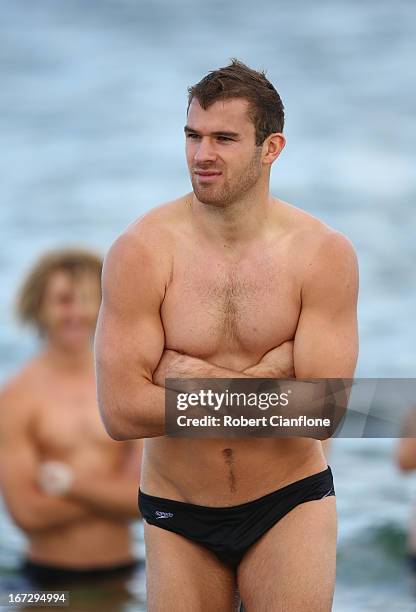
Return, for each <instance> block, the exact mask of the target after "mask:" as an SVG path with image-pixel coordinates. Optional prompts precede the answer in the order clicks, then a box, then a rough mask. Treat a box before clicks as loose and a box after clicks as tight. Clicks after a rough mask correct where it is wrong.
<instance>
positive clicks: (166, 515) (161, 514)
mask: <svg viewBox="0 0 416 612" xmlns="http://www.w3.org/2000/svg"><path fill="white" fill-rule="evenodd" d="M155 514H156V518H157V519H161V518H171V517H172V516H173V514H172V512H161V511H160V510H156V512H155Z"/></svg>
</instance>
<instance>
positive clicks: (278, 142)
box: [263, 132, 286, 165]
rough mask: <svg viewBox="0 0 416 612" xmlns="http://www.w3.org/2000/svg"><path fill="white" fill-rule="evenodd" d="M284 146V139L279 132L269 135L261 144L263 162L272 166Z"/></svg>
mask: <svg viewBox="0 0 416 612" xmlns="http://www.w3.org/2000/svg"><path fill="white" fill-rule="evenodd" d="M285 144H286V138H285V137H284V136H283V134H282V133H281V132H275V133H274V134H270V136H268V137H267V138H266V140H265V141H264V143H263V162H264V163H265V164H270V165H271V164H272V163H273V162H274V160H275V159H276V158H277V157H279V155H280V153H281V152H282V151H283V149H284V147H285Z"/></svg>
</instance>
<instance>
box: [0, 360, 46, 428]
mask: <svg viewBox="0 0 416 612" xmlns="http://www.w3.org/2000/svg"><path fill="white" fill-rule="evenodd" d="M38 404H39V364H38V359H37V358H34V359H33V360H31V361H30V362H28V363H27V364H26V365H25V366H24V367H23V368H22V369H21V370H19V371H18V372H17V373H16V374H14V375H13V376H12V377H11V378H10V379H9V380H8V381H7V382H6V383H5V384H4V385H3V386H2V387H1V388H0V440H1V439H2V437H3V436H5V435H8V434H10V433H11V432H12V431H16V428H19V427H24V426H25V425H27V424H28V423H29V422H31V420H32V418H33V417H34V415H35V412H36V409H37V406H38Z"/></svg>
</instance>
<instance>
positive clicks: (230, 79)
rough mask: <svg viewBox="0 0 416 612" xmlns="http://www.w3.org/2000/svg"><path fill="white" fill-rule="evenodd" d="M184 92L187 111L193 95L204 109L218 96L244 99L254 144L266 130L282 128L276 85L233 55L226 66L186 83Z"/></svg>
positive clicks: (280, 104) (273, 131) (281, 111)
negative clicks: (186, 98) (253, 129)
mask: <svg viewBox="0 0 416 612" xmlns="http://www.w3.org/2000/svg"><path fill="white" fill-rule="evenodd" d="M188 94H189V95H188V108H187V111H189V106H190V104H191V102H192V100H193V99H194V98H196V99H197V100H198V102H199V104H200V105H201V106H202V108H203V109H205V110H206V109H207V108H208V107H209V106H211V104H213V103H214V102H217V101H218V100H230V99H232V98H244V99H245V100H247V101H248V103H249V117H250V119H251V121H252V122H253V124H254V128H255V134H256V145H257V146H260V145H261V144H263V142H264V140H265V139H266V138H267V136H270V134H273V133H275V132H283V126H284V106H283V102H282V100H281V98H280V96H279V94H278V93H277V91H276V89H275V88H274V87H273V85H272V84H271V83H270V81H269V80H268V79H267V78H266V74H265V72H264V71H260V72H259V71H257V70H253V69H252V68H249V67H248V66H246V65H245V64H243V62H240V61H239V60H238V59H236V58H232V60H231V64H229V65H228V66H225V67H224V68H219V69H218V70H211V71H210V72H209V73H208V74H207V75H206V76H205V77H204V78H203V79H201V80H200V81H199V83H197V84H196V85H192V86H191V87H188Z"/></svg>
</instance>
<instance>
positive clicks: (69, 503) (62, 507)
mask: <svg viewBox="0 0 416 612" xmlns="http://www.w3.org/2000/svg"><path fill="white" fill-rule="evenodd" d="M90 514H91V510H90V509H89V508H88V506H87V505H86V504H85V503H82V502H79V501H76V500H70V499H64V498H62V497H55V496H52V495H47V494H43V493H36V497H35V498H34V499H32V500H30V501H29V502H28V503H27V504H26V505H25V508H24V509H22V510H21V511H20V512H17V513H16V516H15V519H16V522H17V524H18V525H19V527H20V528H21V529H23V531H25V532H27V533H35V532H38V531H46V530H50V529H55V528H59V527H64V526H65V525H67V524H69V523H74V522H76V521H78V520H82V519H84V518H85V517H87V516H88V515H90Z"/></svg>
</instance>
